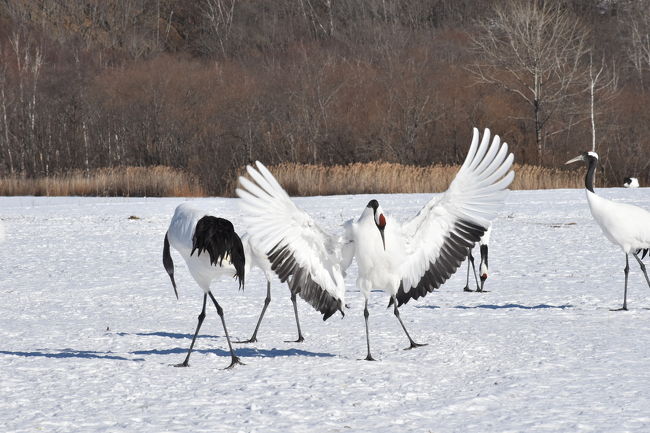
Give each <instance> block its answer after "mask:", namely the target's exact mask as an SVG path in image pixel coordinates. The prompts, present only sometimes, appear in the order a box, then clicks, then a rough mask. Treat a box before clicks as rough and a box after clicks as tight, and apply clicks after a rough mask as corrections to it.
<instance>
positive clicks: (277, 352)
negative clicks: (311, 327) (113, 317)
mask: <svg viewBox="0 0 650 433" xmlns="http://www.w3.org/2000/svg"><path fill="white" fill-rule="evenodd" d="M115 335H119V336H122V337H124V336H129V335H138V336H145V337H152V336H153V337H167V338H174V339H187V340H192V337H194V334H179V333H173V332H164V331H156V332H135V333H128V332H116V333H115ZM203 338H223V336H219V335H204V334H199V335H198V336H197V340H196V341H197V344H201V339H203ZM187 349H188V348H187V347H175V348H170V349H151V350H136V351H133V352H130V353H131V354H132V355H172V354H175V353H187ZM192 352H193V353H194V352H198V353H214V354H215V355H219V356H230V352H229V351H227V350H222V349H193V350H192ZM235 352H236V353H237V355H238V356H243V357H257V358H277V357H281V356H309V357H318V358H329V357H334V356H336V355H334V354H331V353H323V352H310V351H307V350H301V349H276V348H273V349H256V348H253V347H237V348H235Z"/></svg>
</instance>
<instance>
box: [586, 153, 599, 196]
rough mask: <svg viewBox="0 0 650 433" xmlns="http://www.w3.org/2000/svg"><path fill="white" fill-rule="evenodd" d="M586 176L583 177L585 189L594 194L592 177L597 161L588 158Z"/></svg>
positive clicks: (594, 173)
mask: <svg viewBox="0 0 650 433" xmlns="http://www.w3.org/2000/svg"><path fill="white" fill-rule="evenodd" d="M587 164H588V165H587V174H586V175H585V188H587V189H588V190H589V191H591V192H594V177H595V175H596V165H597V164H598V159H596V158H593V157H591V158H589V159H588V161H587Z"/></svg>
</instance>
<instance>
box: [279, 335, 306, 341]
mask: <svg viewBox="0 0 650 433" xmlns="http://www.w3.org/2000/svg"><path fill="white" fill-rule="evenodd" d="M303 341H305V337H303V336H302V335H300V336H298V339H297V340H284V342H285V343H302V342H303Z"/></svg>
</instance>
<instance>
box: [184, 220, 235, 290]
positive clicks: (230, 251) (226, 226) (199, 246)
mask: <svg viewBox="0 0 650 433" xmlns="http://www.w3.org/2000/svg"><path fill="white" fill-rule="evenodd" d="M194 251H198V252H197V256H200V255H201V253H202V252H207V253H208V255H209V256H210V263H211V264H212V265H215V266H216V265H218V266H221V264H222V263H223V259H224V258H225V257H226V256H229V257H230V261H231V263H232V264H233V266H234V267H235V278H237V280H238V281H239V288H240V289H243V288H244V279H245V275H244V274H245V267H246V266H245V265H246V256H245V254H244V245H243V244H242V241H241V238H240V237H239V235H238V234H237V233H236V232H235V227H234V226H233V225H232V223H231V222H230V221H228V220H227V219H224V218H218V217H214V216H211V215H206V216H204V217H203V218H201V219H200V220H199V221H198V222H197V223H196V227H195V228H194V235H193V236H192V251H191V253H190V255H193V254H194Z"/></svg>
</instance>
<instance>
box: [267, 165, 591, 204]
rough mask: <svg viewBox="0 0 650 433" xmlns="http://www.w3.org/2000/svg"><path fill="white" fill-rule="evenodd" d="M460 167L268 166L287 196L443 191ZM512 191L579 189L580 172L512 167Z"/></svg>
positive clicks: (533, 167)
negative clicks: (513, 173) (513, 174)
mask: <svg viewBox="0 0 650 433" xmlns="http://www.w3.org/2000/svg"><path fill="white" fill-rule="evenodd" d="M458 169H459V166H450V165H433V166H428V167H416V166H410V165H403V164H394V163H388V162H371V163H356V164H349V165H334V166H322V165H307V164H280V165H275V166H272V167H269V170H271V172H272V173H273V174H274V175H275V177H276V178H277V179H278V181H279V182H280V184H281V185H282V186H283V187H284V188H285V189H286V190H287V192H288V193H289V194H290V195H296V196H310V195H333V194H364V193H388V194H391V193H423V192H442V191H445V190H446V189H447V188H448V187H449V184H450V183H451V181H452V180H453V178H454V176H455V175H456V173H457V172H458ZM514 170H515V180H514V182H513V183H512V185H511V187H510V188H511V189H554V188H581V187H582V186H583V183H582V182H583V173H582V171H581V170H576V171H568V170H561V169H555V168H545V167H538V166H532V165H518V164H515V166H514Z"/></svg>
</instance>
